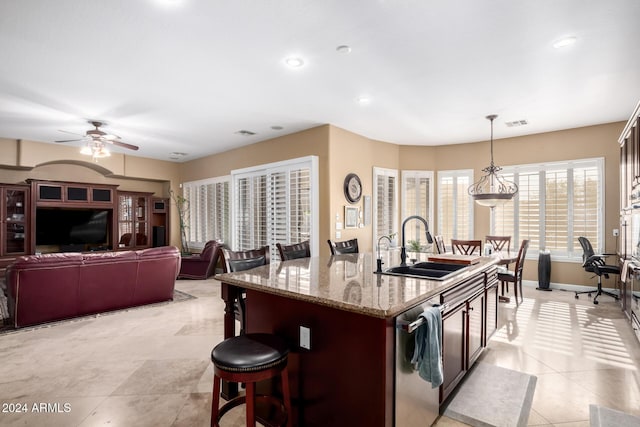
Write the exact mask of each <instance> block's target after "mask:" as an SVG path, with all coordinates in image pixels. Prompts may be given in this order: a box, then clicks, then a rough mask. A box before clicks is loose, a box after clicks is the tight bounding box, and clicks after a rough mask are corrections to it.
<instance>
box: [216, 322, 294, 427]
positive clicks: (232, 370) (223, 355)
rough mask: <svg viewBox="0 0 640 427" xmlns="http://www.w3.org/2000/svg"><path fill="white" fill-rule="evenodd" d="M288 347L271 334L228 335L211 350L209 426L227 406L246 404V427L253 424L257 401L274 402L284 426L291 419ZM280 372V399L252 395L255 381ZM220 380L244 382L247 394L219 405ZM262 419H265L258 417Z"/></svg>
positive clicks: (217, 420) (227, 408) (289, 423)
mask: <svg viewBox="0 0 640 427" xmlns="http://www.w3.org/2000/svg"><path fill="white" fill-rule="evenodd" d="M288 355H289V348H288V346H287V344H286V343H285V341H284V340H283V339H282V338H280V337H279V336H277V335H274V334H244V335H239V336H237V337H232V338H228V339H226V340H224V341H222V342H221V343H220V344H218V345H216V346H215V347H214V348H213V350H212V351H211V361H212V362H213V374H214V377H213V398H212V402H211V426H212V427H213V426H218V425H219V424H218V423H219V421H220V418H222V416H223V415H224V414H225V413H227V412H228V411H229V410H230V409H232V408H234V407H236V406H238V405H241V404H243V403H246V405H247V408H246V414H247V426H255V419H256V411H255V409H256V401H257V400H266V401H268V402H269V403H273V402H276V403H277V404H278V405H279V406H280V408H281V409H282V412H283V414H284V420H285V421H286V425H287V426H291V425H292V420H291V394H290V389H289V375H288V370H287V359H288ZM278 374H280V376H281V381H282V394H283V397H282V401H281V400H280V399H277V398H276V397H275V396H264V395H256V394H255V385H256V382H258V381H262V380H266V379H269V378H273V377H275V376H276V375H278ZM222 380H226V381H231V382H238V383H245V384H246V393H245V395H244V396H238V397H236V398H233V399H231V400H230V401H228V402H227V403H225V404H224V405H223V406H222V407H221V408H218V406H219V404H220V383H221V381H222ZM260 421H261V422H264V421H265V420H260Z"/></svg>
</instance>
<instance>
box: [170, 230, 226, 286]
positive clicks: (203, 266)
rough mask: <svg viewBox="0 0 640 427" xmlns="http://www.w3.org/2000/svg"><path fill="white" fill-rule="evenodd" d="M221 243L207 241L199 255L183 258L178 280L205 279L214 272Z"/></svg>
mask: <svg viewBox="0 0 640 427" xmlns="http://www.w3.org/2000/svg"><path fill="white" fill-rule="evenodd" d="M222 246H223V245H222V243H219V242H216V241H215V240H209V241H208V242H207V243H205V245H204V248H202V252H201V253H200V254H199V255H192V256H183V257H182V265H181V266H180V274H178V279H200V280H202V279H206V278H208V277H210V276H212V275H213V274H214V273H215V272H216V265H217V264H218V260H219V259H220V250H221V248H222Z"/></svg>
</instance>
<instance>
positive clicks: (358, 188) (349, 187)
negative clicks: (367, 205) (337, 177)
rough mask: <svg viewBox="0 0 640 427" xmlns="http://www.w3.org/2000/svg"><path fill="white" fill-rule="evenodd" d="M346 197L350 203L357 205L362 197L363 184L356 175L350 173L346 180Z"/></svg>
mask: <svg viewBox="0 0 640 427" xmlns="http://www.w3.org/2000/svg"><path fill="white" fill-rule="evenodd" d="M344 197H346V198H347V200H348V201H349V203H357V202H358V201H359V200H360V197H362V183H361V182H360V178H359V177H358V175H356V174H355V173H350V174H349V175H347V176H346V177H345V178H344Z"/></svg>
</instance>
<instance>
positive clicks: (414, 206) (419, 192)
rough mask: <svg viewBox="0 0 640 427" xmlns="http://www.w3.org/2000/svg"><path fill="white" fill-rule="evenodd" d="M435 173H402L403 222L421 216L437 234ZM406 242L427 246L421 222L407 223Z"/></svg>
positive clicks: (431, 230) (430, 229)
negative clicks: (435, 220) (434, 220)
mask: <svg viewBox="0 0 640 427" xmlns="http://www.w3.org/2000/svg"><path fill="white" fill-rule="evenodd" d="M433 187H434V184H433V172H431V171H402V220H404V219H405V218H407V217H409V216H411V215H419V216H421V217H422V218H424V219H426V220H427V222H428V223H429V231H430V232H431V234H434V233H435V227H434V225H435V224H434V222H433ZM405 232H406V236H405V240H406V241H407V242H408V241H410V240H415V241H419V242H420V243H421V244H422V245H425V244H427V241H426V237H425V234H424V225H423V224H422V223H421V222H420V221H413V222H411V223H407V227H406V229H405Z"/></svg>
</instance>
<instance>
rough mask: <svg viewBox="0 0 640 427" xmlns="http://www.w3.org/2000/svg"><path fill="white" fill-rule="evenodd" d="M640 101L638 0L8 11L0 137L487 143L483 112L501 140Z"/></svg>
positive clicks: (85, 2) (140, 4) (189, 145)
mask: <svg viewBox="0 0 640 427" xmlns="http://www.w3.org/2000/svg"><path fill="white" fill-rule="evenodd" d="M568 35H571V36H575V37H576V38H577V41H576V43H575V44H574V45H573V46H571V47H567V48H563V49H555V48H553V46H552V43H553V42H554V41H556V40H558V39H559V38H562V37H564V36H568ZM340 45H349V46H350V47H351V49H352V50H351V53H349V54H343V53H339V52H337V51H336V47H338V46H340ZM290 55H297V56H300V57H302V58H303V59H304V61H305V66H304V67H302V68H299V69H290V68H287V66H286V65H285V64H284V59H285V58H286V57H288V56H290ZM362 96H367V97H369V98H370V103H369V104H368V105H360V104H359V103H358V102H357V99H358V98H359V97H362ZM639 99H640V1H638V0H528V1H527V0H449V1H443V0H438V1H435V0H377V1H376V0H226V1H223V0H181V1H180V0H172V1H171V0H164V1H161V0H101V1H100V0H55V1H52V0H3V1H1V2H0V137H6V138H20V139H27V140H35V141H43V142H53V141H54V140H60V139H69V137H70V135H69V134H67V133H63V132H60V130H64V131H68V132H76V133H79V134H84V132H85V131H86V130H87V129H90V126H89V125H88V124H87V123H86V121H87V120H89V119H93V120H96V119H97V120H103V121H106V122H107V123H108V127H107V128H105V130H106V131H109V132H112V133H115V134H118V135H119V136H120V137H121V138H122V140H123V141H125V142H128V143H131V144H135V145H139V146H140V151H138V152H137V153H132V152H129V151H128V150H123V149H119V148H115V150H116V151H121V152H125V151H126V152H127V153H128V154H134V155H140V156H144V157H151V158H157V159H168V158H169V156H170V153H172V152H184V153H188V155H187V156H186V157H184V158H183V159H182V160H190V159H193V158H197V157H202V156H204V155H208V154H213V153H217V152H222V151H225V150H228V149H230V148H233V147H237V146H240V145H246V144H251V143H254V142H258V141H262V140H265V139H269V138H273V137H277V136H281V135H284V134H288V133H292V132H296V131H299V130H303V129H307V128H310V127H314V126H317V125H320V124H325V123H331V124H333V125H336V126H339V127H341V128H344V129H347V130H350V131H352V132H355V133H358V134H361V135H364V136H366V137H369V138H372V139H376V140H381V141H387V142H392V143H397V144H421V145H441V144H454V143H462V142H473V141H480V140H487V139H488V138H489V133H490V128H489V122H488V121H487V120H485V116H486V115H487V114H491V113H496V114H498V115H499V117H498V119H497V120H496V122H495V138H504V137H511V136H518V135H524V134H533V133H539V132H546V131H552V130H558V129H567V128H573V127H580V126H587V125H593V124H599V123H607V122H614V121H624V120H627V119H628V117H629V115H630V114H631V112H632V110H633V108H634V107H635V105H636V103H637V102H638V100H639ZM520 119H525V120H527V121H528V122H529V124H528V125H526V126H520V127H507V126H505V122H507V121H515V120H520ZM272 126H282V127H283V129H282V130H274V129H272ZM241 129H244V130H249V131H252V132H255V133H256V134H255V135H254V136H250V137H247V136H241V135H238V134H236V133H235V132H237V131H239V130H241ZM71 137H73V136H71ZM69 144H74V143H69ZM75 144H76V145H78V146H80V145H81V143H75Z"/></svg>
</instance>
